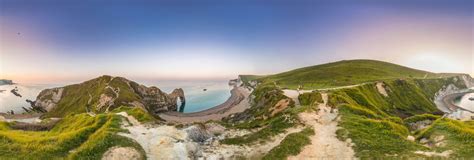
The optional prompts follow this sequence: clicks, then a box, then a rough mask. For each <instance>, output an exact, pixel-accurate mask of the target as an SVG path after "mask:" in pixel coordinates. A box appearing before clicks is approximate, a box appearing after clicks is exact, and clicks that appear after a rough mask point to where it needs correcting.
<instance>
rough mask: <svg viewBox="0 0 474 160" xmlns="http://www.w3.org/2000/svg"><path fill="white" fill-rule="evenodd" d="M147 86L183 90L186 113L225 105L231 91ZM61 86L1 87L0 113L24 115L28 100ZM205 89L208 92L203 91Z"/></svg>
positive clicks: (219, 85)
mask: <svg viewBox="0 0 474 160" xmlns="http://www.w3.org/2000/svg"><path fill="white" fill-rule="evenodd" d="M138 83H140V82H138ZM145 84H146V86H157V87H158V88H160V89H161V90H162V91H164V92H167V93H170V92H171V91H173V89H175V88H183V90H184V94H185V98H186V106H185V108H184V112H185V113H189V112H197V111H202V110H205V109H208V108H211V107H214V106H216V105H219V104H221V103H224V102H225V101H226V100H227V99H228V98H229V97H230V89H231V87H230V86H229V85H228V83H227V81H199V82H198V81H157V82H151V83H145ZM59 86H63V85H52V84H51V85H49V84H48V85H37V84H15V85H0V90H5V91H3V92H0V112H7V111H10V110H13V111H14V112H15V113H22V112H23V109H22V108H21V107H29V104H28V103H27V102H26V99H30V100H33V101H34V100H36V96H37V95H38V94H39V92H41V90H43V89H46V88H53V87H59ZM15 87H18V93H20V94H21V95H22V97H17V96H15V95H13V94H12V93H11V92H10V90H12V89H13V88H15ZM204 89H207V91H203V90H204Z"/></svg>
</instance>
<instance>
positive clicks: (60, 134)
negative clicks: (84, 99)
mask: <svg viewBox="0 0 474 160" xmlns="http://www.w3.org/2000/svg"><path fill="white" fill-rule="evenodd" d="M120 122H121V117H120V116H118V115H114V114H98V115H97V116H95V117H91V116H89V115H87V114H77V115H69V116H66V117H65V118H64V119H63V120H62V121H61V122H60V123H58V124H57V125H56V126H55V127H54V128H53V129H52V130H50V131H21V130H11V129H9V127H8V125H9V124H8V123H6V122H1V123H0V159H10V158H19V159H100V158H101V157H102V154H103V153H105V151H107V149H108V148H110V147H112V146H130V147H134V148H136V149H137V150H138V151H140V152H141V153H142V155H143V157H142V158H143V159H144V158H145V157H144V155H145V154H144V151H143V149H142V148H141V147H140V146H139V144H137V143H136V142H134V141H132V140H130V139H128V138H125V137H122V136H118V135H117V134H116V133H117V132H120V131H123V130H121V129H120Z"/></svg>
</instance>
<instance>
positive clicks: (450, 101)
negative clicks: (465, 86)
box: [435, 90, 474, 121]
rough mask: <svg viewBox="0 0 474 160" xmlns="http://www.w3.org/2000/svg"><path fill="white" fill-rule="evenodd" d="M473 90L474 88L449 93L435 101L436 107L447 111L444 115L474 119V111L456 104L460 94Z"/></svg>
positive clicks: (452, 117)
mask: <svg viewBox="0 0 474 160" xmlns="http://www.w3.org/2000/svg"><path fill="white" fill-rule="evenodd" d="M473 92H474V91H472V90H464V91H461V92H456V93H451V94H447V95H445V96H443V97H442V98H441V99H439V100H436V101H435V104H436V107H437V108H438V109H439V110H441V111H443V112H444V113H445V114H444V115H443V117H448V118H451V119H457V120H462V121H466V120H472V119H473V118H474V111H473V110H470V109H467V108H464V107H463V106H459V105H456V104H455V103H454V100H455V99H456V98H459V97H460V96H463V95H465V94H468V93H473Z"/></svg>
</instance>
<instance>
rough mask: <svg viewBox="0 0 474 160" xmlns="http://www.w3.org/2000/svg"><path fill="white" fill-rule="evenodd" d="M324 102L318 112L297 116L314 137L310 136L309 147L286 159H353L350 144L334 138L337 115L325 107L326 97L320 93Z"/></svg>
mask: <svg viewBox="0 0 474 160" xmlns="http://www.w3.org/2000/svg"><path fill="white" fill-rule="evenodd" d="M322 98H323V100H324V103H323V104H320V105H319V106H318V107H319V111H318V112H317V113H315V112H312V113H311V112H303V113H300V114H299V117H300V119H301V120H302V121H303V122H304V123H305V124H306V125H309V126H312V127H313V129H314V131H315V135H313V136H311V137H310V139H311V145H308V146H305V147H304V148H303V151H301V152H300V154H298V155H296V156H291V157H288V159H290V160H300V159H338V160H345V159H355V157H354V150H352V147H351V146H352V144H351V143H348V142H342V141H340V140H339V139H337V138H336V130H337V129H338V127H337V121H338V113H337V110H336V109H334V110H332V111H331V108H330V107H328V106H327V105H326V103H327V99H328V96H327V94H326V93H322Z"/></svg>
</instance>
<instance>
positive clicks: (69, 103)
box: [34, 76, 185, 117]
mask: <svg viewBox="0 0 474 160" xmlns="http://www.w3.org/2000/svg"><path fill="white" fill-rule="evenodd" d="M178 98H179V99H180V100H181V105H180V106H181V107H184V104H185V97H184V91H183V90H182V89H175V90H174V91H173V92H172V93H171V94H167V93H165V92H163V91H161V90H160V89H159V88H157V87H154V86H152V87H146V86H144V85H140V84H138V83H136V82H133V81H130V80H127V79H125V78H122V77H112V76H101V77H98V78H95V79H92V80H89V81H86V82H83V83H80V84H73V85H68V86H65V87H59V88H52V89H46V90H43V91H41V93H40V94H39V95H38V96H37V99H36V101H35V103H34V105H35V106H36V107H40V108H43V109H44V110H46V111H47V112H46V114H45V116H46V117H63V116H65V115H68V114H71V113H84V112H88V113H102V112H108V111H111V110H113V109H114V108H117V107H119V106H133V107H140V108H143V109H145V110H147V111H148V112H149V113H152V114H157V113H160V112H165V111H176V110H177V109H178V104H177V101H178Z"/></svg>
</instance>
